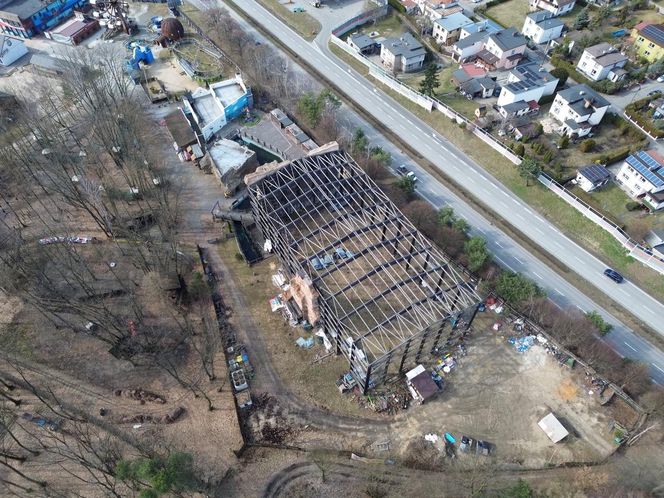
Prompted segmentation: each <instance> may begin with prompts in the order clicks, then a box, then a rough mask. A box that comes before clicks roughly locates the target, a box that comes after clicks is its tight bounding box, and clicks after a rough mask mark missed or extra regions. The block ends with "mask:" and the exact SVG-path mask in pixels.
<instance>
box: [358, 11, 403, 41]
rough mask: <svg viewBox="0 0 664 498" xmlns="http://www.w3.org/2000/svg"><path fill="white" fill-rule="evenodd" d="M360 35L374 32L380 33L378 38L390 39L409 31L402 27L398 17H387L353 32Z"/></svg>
mask: <svg viewBox="0 0 664 498" xmlns="http://www.w3.org/2000/svg"><path fill="white" fill-rule="evenodd" d="M354 31H359V32H360V33H364V34H367V35H368V34H369V33H372V32H374V31H377V32H378V33H380V36H384V37H390V36H396V35H400V34H402V33H405V32H407V31H409V29H408V26H406V25H404V24H403V23H402V22H401V19H399V17H398V16H395V15H393V14H392V15H389V16H385V17H383V18H382V19H379V20H377V21H375V22H370V23H367V24H364V25H363V26H361V27H360V28H359V29H357V30H354Z"/></svg>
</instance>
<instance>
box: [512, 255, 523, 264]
mask: <svg viewBox="0 0 664 498" xmlns="http://www.w3.org/2000/svg"><path fill="white" fill-rule="evenodd" d="M514 259H516V260H517V261H518V262H519V263H521V264H522V265H525V264H526V263H525V261H521V260H520V259H519V258H517V257H516V256H514Z"/></svg>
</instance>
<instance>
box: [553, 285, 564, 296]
mask: <svg viewBox="0 0 664 498" xmlns="http://www.w3.org/2000/svg"><path fill="white" fill-rule="evenodd" d="M553 290H554V291H556V292H557V293H558V294H560V295H561V296H564V295H565V294H563V293H562V292H560V291H559V290H558V289H556V288H555V287H554V288H553Z"/></svg>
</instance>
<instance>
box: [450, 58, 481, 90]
mask: <svg viewBox="0 0 664 498" xmlns="http://www.w3.org/2000/svg"><path fill="white" fill-rule="evenodd" d="M486 75H487V72H486V71H485V70H484V69H482V68H481V67H479V66H476V65H475V64H472V63H467V64H461V65H460V66H459V69H457V70H456V71H454V72H453V73H452V77H451V78H450V81H451V82H452V83H453V84H454V86H455V87H456V88H459V87H460V86H461V85H462V84H464V83H465V82H466V81H468V80H471V79H474V78H483V77H485V76H486Z"/></svg>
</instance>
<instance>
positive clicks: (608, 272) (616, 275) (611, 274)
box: [604, 268, 624, 284]
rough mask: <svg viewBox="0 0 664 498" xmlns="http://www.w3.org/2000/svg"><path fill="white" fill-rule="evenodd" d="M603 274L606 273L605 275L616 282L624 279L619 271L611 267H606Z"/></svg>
mask: <svg viewBox="0 0 664 498" xmlns="http://www.w3.org/2000/svg"><path fill="white" fill-rule="evenodd" d="M604 275H606V276H607V277H609V278H610V279H611V280H613V281H614V282H616V283H618V284H619V283H621V282H622V281H623V280H624V278H623V276H622V275H621V274H620V273H618V272H617V271H616V270H613V269H611V268H607V269H606V270H604Z"/></svg>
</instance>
